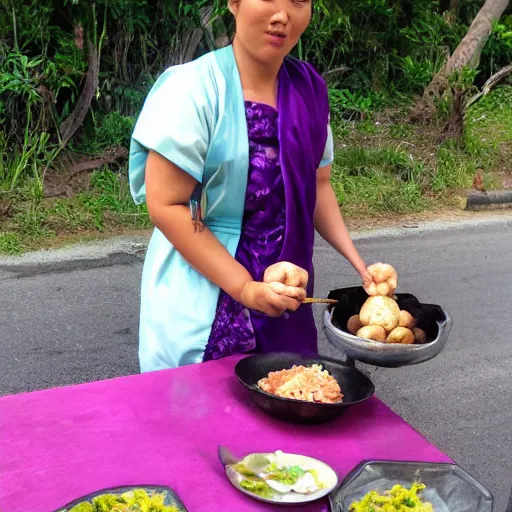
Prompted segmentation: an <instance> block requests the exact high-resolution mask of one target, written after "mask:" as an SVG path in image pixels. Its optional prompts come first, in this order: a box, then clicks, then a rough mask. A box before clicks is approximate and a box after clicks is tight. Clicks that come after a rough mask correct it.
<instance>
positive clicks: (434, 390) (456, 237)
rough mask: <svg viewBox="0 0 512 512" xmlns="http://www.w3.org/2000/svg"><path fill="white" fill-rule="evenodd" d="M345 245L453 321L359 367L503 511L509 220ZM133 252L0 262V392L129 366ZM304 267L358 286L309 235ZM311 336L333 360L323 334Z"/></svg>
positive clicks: (507, 447) (508, 439) (137, 259)
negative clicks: (426, 342)
mask: <svg viewBox="0 0 512 512" xmlns="http://www.w3.org/2000/svg"><path fill="white" fill-rule="evenodd" d="M409 233H410V234H409ZM357 245H358V247H359V249H360V251H361V253H362V255H363V256H364V257H365V259H366V260H367V261H368V262H371V261H377V260H384V261H387V262H389V263H392V264H394V265H395V266H396V268H397V269H398V271H399V275H400V290H401V291H408V292H410V293H414V294H416V295H417V296H418V297H419V298H420V299H421V300H422V301H425V302H432V303H438V304H441V305H442V306H443V307H444V308H446V310H447V311H448V312H449V313H450V314H451V316H452V318H453V321H454V327H453V330H452V333H451V335H450V338H449V340H448V344H447V347H446V349H445V350H444V351H443V352H442V353H441V355H439V356H438V357H437V358H435V359H434V360H432V361H429V362H426V363H423V364H420V365H417V366H413V367H407V368H401V369H380V368H379V369H375V368H373V367H372V368H365V371H369V372H370V374H371V377H372V379H373V381H374V382H375V384H376V387H377V394H378V396H379V397H380V398H381V399H383V400H384V401H385V402H386V403H387V404H388V405H390V406H391V407H392V408H393V409H394V410H395V411H396V412H398V413H399V414H400V415H401V416H402V417H404V418H405V419H406V420H407V421H409V422H410V423H411V424H412V425H413V426H414V427H416V428H418V429H419V430H420V431H421V432H422V433H423V434H424V435H426V436H427V437H428V438H429V439H430V440H431V441H432V442H434V443H435V444H436V445H437V446H438V447H439V448H440V449H442V450H443V451H445V452H446V453H447V454H448V455H449V456H451V457H452V458H453V459H454V460H456V461H457V462H458V463H459V464H460V465H462V466H463V467H465V468H466V469H467V470H468V471H469V472H471V473H472V474H473V475H474V476H476V477H477V478H478V479H480V480H481V481H482V482H483V483H484V484H485V485H486V486H487V487H488V488H489V489H490V490H491V491H492V492H493V494H494V495H495V498H496V505H495V511H496V512H503V511H505V508H506V504H507V501H508V498H509V495H510V491H511V486H512V407H511V403H512V400H511V396H512V327H511V318H512V315H511V312H512V308H511V305H510V300H511V292H510V290H511V284H510V283H511V282H512V270H511V268H512V265H511V263H512V217H509V218H508V220H507V219H505V220H501V221H500V222H495V223H493V224H485V225H476V226H473V227H468V228H464V229H457V230H434V231H430V230H429V229H426V230H421V232H419V233H416V231H415V230H414V229H411V230H409V231H407V233H406V234H405V235H404V234H402V235H401V236H389V234H387V235H384V236H366V237H363V238H361V239H358V240H357ZM89 252H90V253H91V255H94V250H92V251H89ZM139 252H140V251H139ZM82 257H83V255H82ZM141 258H142V255H141V254H137V251H135V253H134V252H132V253H114V254H111V255H110V256H107V257H102V258H99V259H81V260H78V261H76V260H73V259H71V260H70V261H63V262H53V263H45V264H42V263H39V264H38V263H34V264H28V265H27V264H23V265H8V266H5V265H2V261H1V260H0V303H1V305H2V307H1V310H0V353H1V358H0V394H14V393H19V392H23V391H30V390H35V389H41V388H47V387H53V386H60V385H67V384H75V383H80V382H85V381H91V380H98V379H105V378H110V377H114V376H118V375H127V374H131V373H137V372H138V362H137V323H138V301H139V282H140V273H141V265H142V260H141ZM34 262H37V259H34ZM316 274H317V291H316V294H317V295H318V296H321V295H323V294H326V293H327V292H328V291H329V290H330V289H332V288H337V287H341V286H350V285H353V284H358V279H357V277H356V276H355V275H354V272H353V271H352V270H351V268H350V267H349V266H348V265H347V264H346V263H345V262H344V261H343V260H342V259H341V258H340V257H338V256H337V255H336V254H334V253H333V251H332V250H331V249H329V248H328V247H326V246H325V244H323V243H321V242H320V243H319V244H318V246H317V251H316ZM317 311H318V313H320V311H321V310H320V308H318V309H317ZM320 343H321V351H322V352H323V353H327V354H329V355H331V356H335V352H334V351H333V350H332V349H331V348H330V346H329V345H328V344H327V342H326V341H325V338H324V337H323V335H321V342H320Z"/></svg>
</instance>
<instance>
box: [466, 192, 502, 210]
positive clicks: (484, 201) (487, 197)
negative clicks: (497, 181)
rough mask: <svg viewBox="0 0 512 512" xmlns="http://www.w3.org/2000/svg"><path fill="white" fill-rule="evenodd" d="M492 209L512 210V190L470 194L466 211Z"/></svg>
mask: <svg viewBox="0 0 512 512" xmlns="http://www.w3.org/2000/svg"><path fill="white" fill-rule="evenodd" d="M490 208H512V190H495V191H490V192H479V193H474V194H469V195H468V197H467V199H466V210H483V209H490Z"/></svg>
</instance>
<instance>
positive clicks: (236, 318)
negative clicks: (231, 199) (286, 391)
mask: <svg viewBox="0 0 512 512" xmlns="http://www.w3.org/2000/svg"><path fill="white" fill-rule="evenodd" d="M245 112H246V118H247V130H248V135H249V173H248V180H247V190H246V194H245V212H244V218H243V223H242V234H241V237H240V242H239V244H238V249H237V252H236V255H235V258H236V260H237V261H238V262H240V263H241V264H242V265H243V266H244V267H245V268H246V269H247V270H248V271H249V273H250V274H251V276H252V278H253V279H254V280H256V281H261V280H262V279H263V274H264V272H265V270H266V268H267V267H269V266H270V265H273V264H274V263H276V262H277V261H279V256H280V255H281V251H282V248H283V241H284V236H285V230H286V199H285V189H284V182H283V174H282V172H281V165H280V161H279V138H278V122H277V121H278V113H277V110H275V109H274V108H273V107H271V106H269V105H265V104H261V103H253V102H248V101H246V102H245ZM265 321H268V322H271V321H272V319H270V318H268V317H266V316H265V315H263V314H262V313H259V312H256V311H248V310H247V309H246V308H245V307H244V306H243V305H242V304H240V303H239V302H237V301H235V300H234V299H233V298H232V297H230V296H229V295H227V294H226V293H225V292H223V291H222V290H221V292H220V296H219V303H218V306H217V313H216V316H215V320H214V322H213V325H212V330H211V333H210V339H209V341H208V345H207V347H206V350H205V355H204V360H205V361H207V360H210V359H219V358H221V357H226V356H229V355H233V354H240V353H246V352H251V351H258V352H260V351H264V346H265V345H266V343H265V341H266V340H263V339H261V338H262V336H261V332H258V331H259V330H258V325H259V324H260V323H261V322H265Z"/></svg>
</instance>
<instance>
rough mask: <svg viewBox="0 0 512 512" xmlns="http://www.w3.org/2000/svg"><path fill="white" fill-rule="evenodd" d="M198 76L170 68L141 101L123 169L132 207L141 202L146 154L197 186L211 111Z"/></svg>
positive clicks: (181, 68) (197, 72)
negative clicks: (170, 165)
mask: <svg viewBox="0 0 512 512" xmlns="http://www.w3.org/2000/svg"><path fill="white" fill-rule="evenodd" d="M200 71H201V70H200V69H199V70H198V69H197V67H193V66H191V65H185V66H178V67H174V68H169V69H168V70H167V71H165V72H164V73H163V74H162V75H161V76H160V78H159V79H158V80H157V81H156V83H155V84H154V86H153V87H152V88H151V90H150V92H149V94H148V96H147V98H146V100H145V102H144V105H143V107H142V110H141V112H140V114H139V117H138V119H137V122H136V124H135V128H134V131H133V134H132V138H131V142H130V157H129V164H128V177H129V181H130V191H131V194H132V197H133V199H134V201H135V202H136V203H137V204H141V203H144V202H145V200H146V186H145V171H146V161H147V157H148V153H149V150H153V151H156V152H157V153H159V154H161V155H162V156H163V157H165V158H167V160H169V161H171V162H172V163H174V164H175V165H176V166H177V167H179V168H180V169H182V170H183V171H185V172H187V173H188V174H190V176H192V177H193V178H194V179H196V180H197V181H198V182H200V183H201V182H202V179H203V172H204V167H205V161H206V155H207V151H208V147H209V145H210V138H211V132H212V124H213V110H214V106H213V105H212V104H211V103H212V101H211V98H210V97H209V95H208V94H207V89H206V85H205V80H204V75H203V76H201V72H200Z"/></svg>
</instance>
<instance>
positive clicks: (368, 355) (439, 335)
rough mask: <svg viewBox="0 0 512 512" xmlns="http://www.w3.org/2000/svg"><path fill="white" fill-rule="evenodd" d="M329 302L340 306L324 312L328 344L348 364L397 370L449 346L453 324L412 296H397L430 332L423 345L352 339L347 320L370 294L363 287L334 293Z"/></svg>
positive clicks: (438, 310) (438, 309)
mask: <svg viewBox="0 0 512 512" xmlns="http://www.w3.org/2000/svg"><path fill="white" fill-rule="evenodd" d="M329 298H330V299H336V300H338V301H339V302H338V304H336V305H330V306H328V307H327V308H326V309H325V311H324V316H323V323H324V331H325V334H326V336H327V339H328V340H329V343H330V344H331V345H332V346H333V347H335V348H336V349H337V350H339V351H340V352H342V353H343V354H344V355H345V357H346V359H347V362H353V361H354V360H356V361H361V362H362V363H366V364H371V365H374V366H383V367H388V368H397V367H400V366H407V365H412V364H418V363H422V362H424V361H428V360H429V359H432V358H434V357H436V356H437V355H438V354H439V353H440V352H441V351H442V350H443V348H444V346H445V345H446V341H447V339H448V335H449V334H450V331H451V327H452V322H451V319H450V316H449V315H448V313H446V311H444V310H443V309H442V308H441V306H438V305H436V304H423V303H421V302H419V300H418V299H417V298H416V297H415V296H414V295H411V294H396V299H397V302H398V305H399V307H400V309H404V310H406V311H409V313H411V315H413V316H414V317H415V318H416V319H417V325H418V327H419V328H421V329H423V330H424V331H425V332H426V333H427V343H425V344H423V345H417V344H414V345H401V344H398V343H380V342H377V341H371V340H365V339H362V338H358V337H357V336H353V335H352V334H350V333H349V332H347V330H346V328H347V321H348V319H349V318H350V317H351V316H352V315H355V314H358V313H359V311H360V309H361V306H362V305H363V304H364V302H365V301H366V299H368V295H367V294H366V292H365V291H364V289H363V288H362V287H351V288H342V289H338V290H333V291H332V292H331V293H330V294H329Z"/></svg>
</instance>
